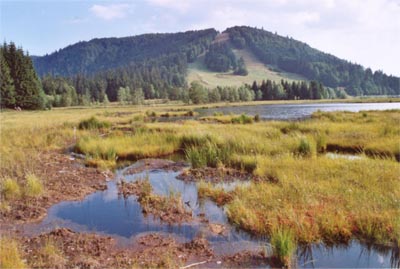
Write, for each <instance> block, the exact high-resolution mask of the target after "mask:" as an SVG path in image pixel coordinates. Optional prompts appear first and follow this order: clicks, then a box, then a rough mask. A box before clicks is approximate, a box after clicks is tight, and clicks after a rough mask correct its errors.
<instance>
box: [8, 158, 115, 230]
mask: <svg viewBox="0 0 400 269" xmlns="http://www.w3.org/2000/svg"><path fill="white" fill-rule="evenodd" d="M37 167H38V169H37V170H36V171H35V174H36V175H37V176H38V177H39V178H41V179H42V182H43V184H44V188H45V191H44V194H43V195H42V196H41V197H39V198H28V197H22V198H19V199H13V200H10V201H8V205H9V206H10V210H7V211H1V225H2V226H4V225H7V224H8V225H11V224H17V223H24V222H33V221H39V220H41V219H43V218H44V217H45V216H46V212H47V209H49V208H50V206H52V205H54V204H56V203H59V202H61V201H71V200H81V199H83V198H84V197H85V196H86V195H88V194H90V193H92V192H94V191H96V190H104V189H105V188H106V184H105V180H106V179H107V178H112V177H113V173H112V172H109V171H107V172H102V171H100V170H98V169H95V168H89V167H84V166H83V164H82V163H81V161H80V160H77V159H75V158H74V157H71V156H69V155H66V154H63V153H61V152H55V151H53V152H45V153H43V154H42V155H41V156H40V165H38V166H37Z"/></svg>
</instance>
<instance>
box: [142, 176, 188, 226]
mask: <svg viewBox="0 0 400 269" xmlns="http://www.w3.org/2000/svg"><path fill="white" fill-rule="evenodd" d="M139 180H141V182H140V184H138V188H139V191H138V192H139V194H138V202H139V203H140V205H141V206H142V211H143V212H144V213H145V214H148V213H150V214H153V215H155V216H159V217H160V218H161V219H162V220H165V221H167V222H168V221H169V222H176V219H174V216H176V217H177V218H178V220H179V218H180V217H182V220H187V218H188V217H191V212H189V211H187V210H186V209H185V206H184V204H183V202H182V199H181V195H180V193H175V192H170V193H169V195H168V196H161V195H157V194H154V193H152V187H151V184H150V181H149V179H148V177H147V178H144V179H139ZM185 218H186V219H185Z"/></svg>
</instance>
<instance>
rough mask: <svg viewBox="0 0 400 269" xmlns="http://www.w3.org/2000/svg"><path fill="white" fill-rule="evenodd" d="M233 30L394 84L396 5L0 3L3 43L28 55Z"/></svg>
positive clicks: (399, 66)
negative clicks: (284, 42) (274, 36)
mask: <svg viewBox="0 0 400 269" xmlns="http://www.w3.org/2000/svg"><path fill="white" fill-rule="evenodd" d="M235 25H247V26H252V27H257V28H263V29H265V30H268V31H271V32H277V33H278V34H280V35H282V36H289V37H293V38H294V39H297V40H300V41H303V42H306V43H308V44H309V45H310V46H312V47H314V48H316V49H319V50H322V51H324V52H328V53H331V54H333V55H335V56H338V57H339V58H342V59H346V60H349V61H351V62H355V63H359V64H362V65H363V66H365V67H370V68H371V69H372V70H373V71H375V70H383V71H384V72H385V73H388V74H393V75H397V76H400V0H130V1H116V0H114V1H91V0H86V1H82V0H81V1H77V0H70V1H57V0H53V1H51V0H47V1H37V0H23V1H21V0H0V37H1V39H2V40H1V41H7V42H9V41H13V42H14V43H16V45H18V46H22V47H23V49H24V50H27V51H29V53H30V54H31V55H44V54H50V53H52V52H54V51H56V50H58V49H60V48H64V47H66V46H68V45H71V44H74V43H76V42H79V41H88V40H91V39H93V38H101V37H123V36H132V35H138V34H143V33H154V32H157V33H165V32H180V31H186V30H200V29H206V28H215V29H216V30H218V31H223V30H225V29H226V28H227V27H231V26H235Z"/></svg>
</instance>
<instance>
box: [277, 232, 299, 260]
mask: <svg viewBox="0 0 400 269" xmlns="http://www.w3.org/2000/svg"><path fill="white" fill-rule="evenodd" d="M271 247H272V252H273V255H274V256H275V257H276V258H277V259H278V260H279V261H280V262H281V263H282V264H283V265H284V266H287V267H290V260H291V259H292V255H293V253H294V252H295V250H296V241H295V238H294V234H293V232H292V231H291V230H289V229H286V228H279V229H278V230H276V231H274V232H273V233H272V235H271Z"/></svg>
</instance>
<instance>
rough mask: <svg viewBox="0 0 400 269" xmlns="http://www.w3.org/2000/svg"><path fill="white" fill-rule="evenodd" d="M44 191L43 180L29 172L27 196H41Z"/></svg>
mask: <svg viewBox="0 0 400 269" xmlns="http://www.w3.org/2000/svg"><path fill="white" fill-rule="evenodd" d="M43 192H44V187H43V184H42V182H41V180H40V179H39V178H38V177H37V176H36V175H34V174H27V175H26V185H25V188H24V195H26V196H27V197H39V196H41V195H42V194H43Z"/></svg>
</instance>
